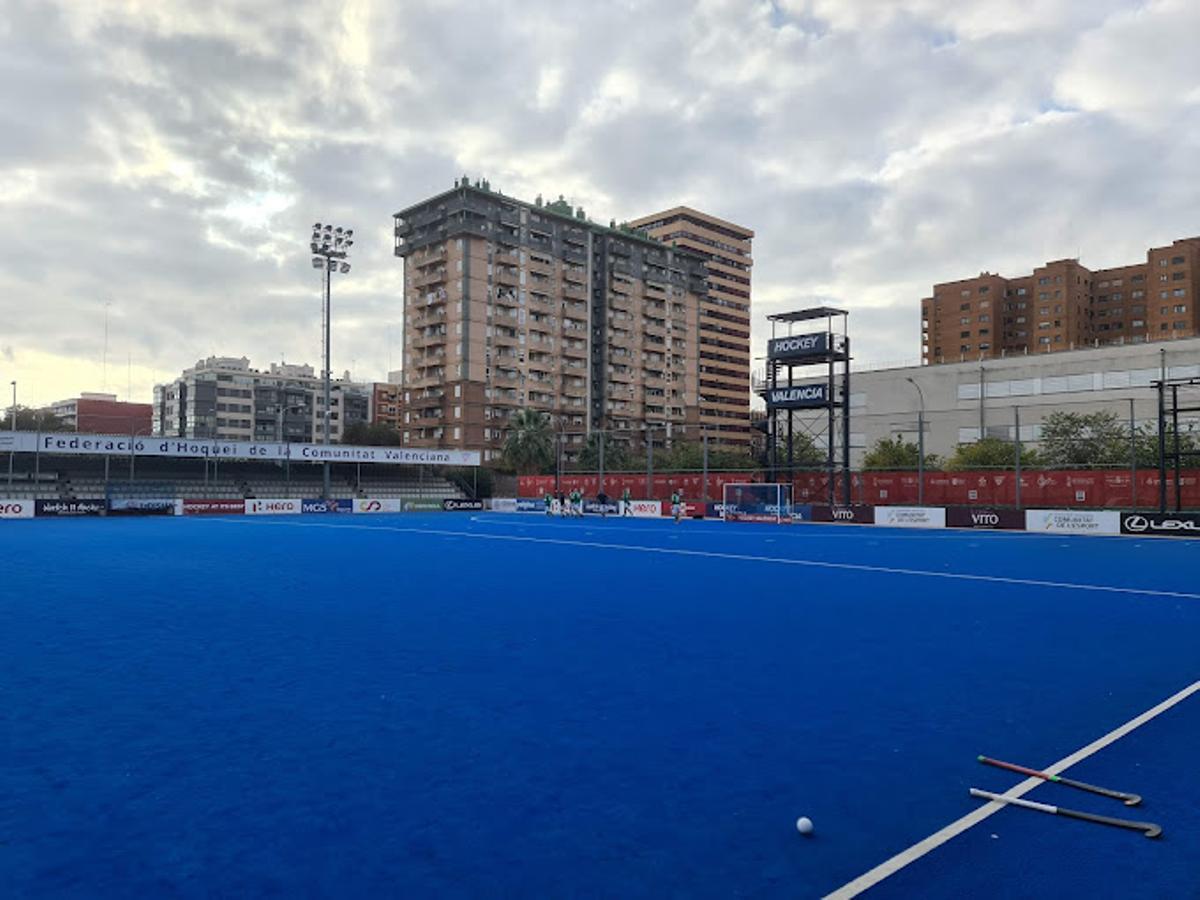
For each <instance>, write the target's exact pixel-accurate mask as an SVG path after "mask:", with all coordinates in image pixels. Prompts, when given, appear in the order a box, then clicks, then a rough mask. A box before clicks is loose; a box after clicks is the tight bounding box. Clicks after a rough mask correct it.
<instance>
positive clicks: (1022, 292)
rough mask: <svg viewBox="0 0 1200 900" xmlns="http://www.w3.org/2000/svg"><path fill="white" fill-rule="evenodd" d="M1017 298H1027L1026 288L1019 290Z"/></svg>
mask: <svg viewBox="0 0 1200 900" xmlns="http://www.w3.org/2000/svg"><path fill="white" fill-rule="evenodd" d="M1017 296H1018V297H1024V296H1025V288H1017Z"/></svg>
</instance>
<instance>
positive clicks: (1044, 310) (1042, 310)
mask: <svg viewBox="0 0 1200 900" xmlns="http://www.w3.org/2000/svg"><path fill="white" fill-rule="evenodd" d="M1038 313H1039V314H1040V315H1043V316H1048V315H1050V307H1048V306H1042V307H1039V309H1038Z"/></svg>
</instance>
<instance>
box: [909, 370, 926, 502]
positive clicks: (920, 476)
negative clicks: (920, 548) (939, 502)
mask: <svg viewBox="0 0 1200 900" xmlns="http://www.w3.org/2000/svg"><path fill="white" fill-rule="evenodd" d="M908 383H909V384H911V385H912V386H913V387H915V388H916V389H917V396H918V397H920V398H921V408H920V410H919V411H918V412H917V503H919V504H920V505H921V506H924V505H925V392H924V391H922V390H921V386H920V385H919V384H917V383H916V381H914V380H913V378H912V377H911V376H909V378H908Z"/></svg>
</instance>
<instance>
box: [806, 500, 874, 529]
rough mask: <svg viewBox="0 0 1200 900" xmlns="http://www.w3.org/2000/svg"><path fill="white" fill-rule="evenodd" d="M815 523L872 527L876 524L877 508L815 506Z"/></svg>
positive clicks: (813, 518)
mask: <svg viewBox="0 0 1200 900" xmlns="http://www.w3.org/2000/svg"><path fill="white" fill-rule="evenodd" d="M812 520H813V521H814V522H844V523H848V524H858V525H871V524H873V523H874V522H875V507H873V506H863V505H858V504H856V505H853V506H823V505H814V506H813V508H812Z"/></svg>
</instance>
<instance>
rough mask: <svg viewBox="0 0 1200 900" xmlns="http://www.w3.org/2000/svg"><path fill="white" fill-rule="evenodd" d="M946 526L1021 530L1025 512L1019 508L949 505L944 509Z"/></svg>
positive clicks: (990, 529) (991, 529) (985, 529)
mask: <svg viewBox="0 0 1200 900" xmlns="http://www.w3.org/2000/svg"><path fill="white" fill-rule="evenodd" d="M946 527H947V528H978V529H982V530H984V531H997V530H1006V529H1008V530H1016V531H1021V530H1023V529H1024V528H1025V513H1024V512H1023V511H1021V510H1019V509H1004V508H994V507H987V506H984V507H970V506H951V507H950V508H949V509H947V510H946Z"/></svg>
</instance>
